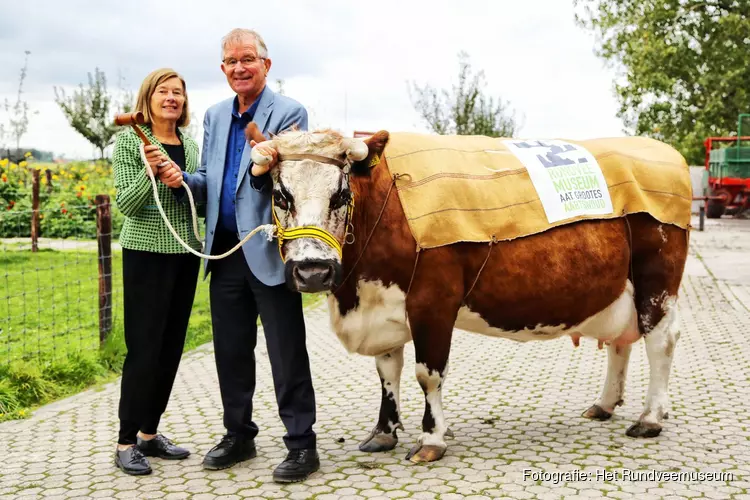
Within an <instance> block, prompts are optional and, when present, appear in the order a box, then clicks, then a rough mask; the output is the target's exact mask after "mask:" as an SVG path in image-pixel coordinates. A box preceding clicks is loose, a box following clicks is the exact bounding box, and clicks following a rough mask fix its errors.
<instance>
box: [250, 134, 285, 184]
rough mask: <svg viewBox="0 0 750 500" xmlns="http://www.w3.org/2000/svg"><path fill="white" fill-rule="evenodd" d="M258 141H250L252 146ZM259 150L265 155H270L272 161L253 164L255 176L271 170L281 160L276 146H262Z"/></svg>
mask: <svg viewBox="0 0 750 500" xmlns="http://www.w3.org/2000/svg"><path fill="white" fill-rule="evenodd" d="M257 144H258V143H257V142H255V141H250V147H252V148H254V147H255V146H256V145H257ZM258 152H259V153H260V154H262V155H263V156H270V157H271V161H270V162H269V163H268V164H267V165H256V164H253V168H252V169H251V170H252V172H253V175H254V176H255V177H259V176H261V175H263V174H265V173H266V172H268V171H269V170H271V169H272V168H273V167H275V166H276V164H277V163H278V161H279V153H278V152H277V151H276V150H275V149H274V148H269V147H266V146H261V147H259V148H258Z"/></svg>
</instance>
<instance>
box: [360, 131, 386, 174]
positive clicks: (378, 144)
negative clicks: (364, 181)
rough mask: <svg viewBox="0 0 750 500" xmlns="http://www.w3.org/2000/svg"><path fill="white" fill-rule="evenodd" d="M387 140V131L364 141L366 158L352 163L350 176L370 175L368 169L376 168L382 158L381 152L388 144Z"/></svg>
mask: <svg viewBox="0 0 750 500" xmlns="http://www.w3.org/2000/svg"><path fill="white" fill-rule="evenodd" d="M388 138H389V135H388V131H386V130H381V131H380V132H376V133H374V134H373V135H372V136H370V137H368V138H367V139H365V144H367V150H368V152H367V157H366V158H365V159H364V160H360V161H355V162H354V163H352V174H354V175H370V169H371V168H374V167H377V166H378V164H379V163H380V159H381V158H382V157H383V150H384V149H385V145H386V144H388Z"/></svg>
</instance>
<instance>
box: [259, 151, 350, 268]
mask: <svg viewBox="0 0 750 500" xmlns="http://www.w3.org/2000/svg"><path fill="white" fill-rule="evenodd" d="M301 159H311V160H315V161H321V162H324V163H332V164H334V165H337V166H339V167H341V166H342V164H340V162H339V160H335V159H333V158H326V157H321V156H316V155H286V156H285V157H283V158H282V157H279V161H282V160H301ZM271 214H272V215H273V223H274V225H275V226H276V238H277V239H278V240H279V255H280V256H281V261H282V262H286V258H284V252H283V250H282V246H283V245H284V242H285V241H286V240H296V239H299V238H314V239H316V240H320V241H322V242H323V243H325V244H327V245H328V246H330V247H332V248H333V249H334V250H336V253H337V254H338V256H339V259H340V258H342V255H343V250H342V247H341V243H339V241H338V240H337V239H336V237H335V236H334V235H332V234H331V233H329V232H328V231H326V230H325V229H323V228H322V227H318V226H298V227H290V228H284V227H283V226H282V225H281V221H280V220H279V218H278V217H277V216H276V206H275V204H274V202H273V197H271ZM353 214H354V196H353V195H352V196H351V197H350V198H349V203H348V204H347V207H346V220H345V228H346V229H345V233H344V243H352V242H353V241H354V239H353V238H354V234H353V232H352V231H351V230H350V228H351V229H353V227H352V215H353ZM349 236H351V237H352V239H351V240H349Z"/></svg>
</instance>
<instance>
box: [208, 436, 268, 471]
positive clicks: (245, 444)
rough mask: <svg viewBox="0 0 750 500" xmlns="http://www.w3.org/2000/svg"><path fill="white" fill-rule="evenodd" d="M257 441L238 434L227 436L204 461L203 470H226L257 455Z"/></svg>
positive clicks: (212, 449)
mask: <svg viewBox="0 0 750 500" xmlns="http://www.w3.org/2000/svg"><path fill="white" fill-rule="evenodd" d="M257 454H258V453H257V450H256V449H255V441H254V440H253V439H247V438H244V437H242V436H240V435H236V434H227V435H226V436H224V437H223V438H222V439H221V442H219V444H217V445H216V446H214V447H213V448H211V451H209V452H208V453H206V456H205V458H204V459H203V468H204V469H210V470H219V469H226V468H227V467H231V466H233V465H234V464H236V463H239V462H242V461H243V460H249V459H251V458H254V457H255V456H256V455H257Z"/></svg>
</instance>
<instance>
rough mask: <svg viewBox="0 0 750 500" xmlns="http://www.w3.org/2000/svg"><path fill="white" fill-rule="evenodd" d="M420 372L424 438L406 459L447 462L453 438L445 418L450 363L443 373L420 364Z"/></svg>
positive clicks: (410, 451) (418, 368)
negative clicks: (448, 437) (449, 437)
mask: <svg viewBox="0 0 750 500" xmlns="http://www.w3.org/2000/svg"><path fill="white" fill-rule="evenodd" d="M417 359H419V356H417ZM416 372H417V381H418V382H419V385H420V386H421V387H422V391H423V392H424V396H425V408H424V416H423V417H422V434H421V435H420V436H419V438H418V439H417V444H416V445H414V447H413V448H412V449H411V450H409V453H407V455H406V458H407V459H409V460H411V461H412V462H415V463H419V462H434V461H436V460H440V459H441V458H443V455H445V450H446V449H447V448H448V445H447V444H446V443H445V436H446V435H449V433H448V426H447V424H446V422H445V416H444V415H443V382H444V381H445V377H446V375H447V374H448V364H447V360H446V364H445V366H444V367H443V368H442V369H438V368H430V366H429V365H428V364H426V363H420V362H417V365H416Z"/></svg>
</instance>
